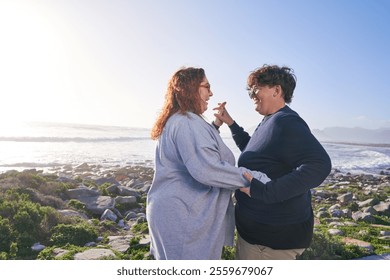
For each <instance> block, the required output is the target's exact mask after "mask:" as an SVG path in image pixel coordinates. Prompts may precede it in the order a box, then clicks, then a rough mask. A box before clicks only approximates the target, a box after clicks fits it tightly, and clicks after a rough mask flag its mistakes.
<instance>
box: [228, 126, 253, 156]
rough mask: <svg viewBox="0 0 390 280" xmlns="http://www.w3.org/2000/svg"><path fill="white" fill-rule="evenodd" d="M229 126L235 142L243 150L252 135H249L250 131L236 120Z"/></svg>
mask: <svg viewBox="0 0 390 280" xmlns="http://www.w3.org/2000/svg"><path fill="white" fill-rule="evenodd" d="M229 128H230V132H231V133H232V137H233V140H234V142H235V143H236V145H237V147H238V148H239V149H240V151H241V152H242V151H243V150H244V149H245V147H246V145H247V144H248V142H249V140H250V139H251V137H250V136H249V134H248V132H246V131H245V130H244V129H243V128H242V127H241V126H239V125H238V124H237V123H236V122H234V123H233V124H232V125H231V126H229Z"/></svg>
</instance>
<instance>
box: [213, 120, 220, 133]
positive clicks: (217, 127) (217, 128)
mask: <svg viewBox="0 0 390 280" xmlns="http://www.w3.org/2000/svg"><path fill="white" fill-rule="evenodd" d="M211 124H212V125H213V126H214V127H215V129H216V130H218V131H219V128H220V126H218V125H216V124H215V122H214V121H212V122H211Z"/></svg>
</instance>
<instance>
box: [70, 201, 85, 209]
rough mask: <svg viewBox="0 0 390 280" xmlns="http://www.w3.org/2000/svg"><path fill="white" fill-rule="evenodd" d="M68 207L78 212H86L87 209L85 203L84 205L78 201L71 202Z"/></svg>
mask: <svg viewBox="0 0 390 280" xmlns="http://www.w3.org/2000/svg"><path fill="white" fill-rule="evenodd" d="M67 206H68V207H70V208H73V209H75V210H78V211H85V209H86V205H85V203H82V202H81V201H80V200H77V199H71V200H69V201H68V203H67Z"/></svg>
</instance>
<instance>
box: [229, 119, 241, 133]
mask: <svg viewBox="0 0 390 280" xmlns="http://www.w3.org/2000/svg"><path fill="white" fill-rule="evenodd" d="M229 128H230V130H231V131H232V132H234V131H237V130H239V129H240V128H241V127H240V126H239V125H238V124H237V123H236V121H234V122H233V123H232V125H229Z"/></svg>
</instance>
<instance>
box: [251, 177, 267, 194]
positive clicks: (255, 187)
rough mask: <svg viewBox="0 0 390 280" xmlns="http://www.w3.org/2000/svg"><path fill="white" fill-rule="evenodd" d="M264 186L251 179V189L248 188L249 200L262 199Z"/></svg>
mask: <svg viewBox="0 0 390 280" xmlns="http://www.w3.org/2000/svg"><path fill="white" fill-rule="evenodd" d="M265 188H266V185H265V184H263V183H262V182H260V181H259V180H257V179H256V178H253V179H252V181H251V187H250V194H251V198H254V199H262V198H264V191H265Z"/></svg>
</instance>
